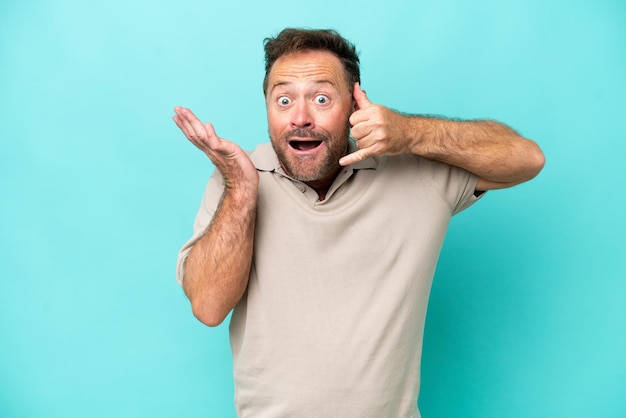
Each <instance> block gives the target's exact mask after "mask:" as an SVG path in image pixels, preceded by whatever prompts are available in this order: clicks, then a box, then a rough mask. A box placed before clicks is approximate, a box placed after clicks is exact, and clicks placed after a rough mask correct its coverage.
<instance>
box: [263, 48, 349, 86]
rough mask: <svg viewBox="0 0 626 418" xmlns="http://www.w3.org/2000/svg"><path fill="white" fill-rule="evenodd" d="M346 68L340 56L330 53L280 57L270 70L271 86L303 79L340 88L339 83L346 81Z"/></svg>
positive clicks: (293, 82) (297, 81) (305, 53)
mask: <svg viewBox="0 0 626 418" xmlns="http://www.w3.org/2000/svg"><path fill="white" fill-rule="evenodd" d="M345 77H346V76H345V74H344V70H343V67H342V64H341V62H340V61H339V59H338V58H336V57H335V56H333V55H332V54H330V53H326V52H323V53H321V54H320V53H319V52H303V53H296V54H290V55H286V56H284V57H281V58H279V59H278V60H277V61H276V62H275V63H274V66H273V68H272V70H271V72H270V83H269V84H270V88H269V91H272V90H273V89H274V88H276V87H278V86H280V85H289V84H296V83H299V82H303V81H310V82H314V83H318V84H321V83H328V84H330V85H331V86H333V87H334V88H335V89H337V90H340V88H341V86H340V85H339V84H340V83H342V82H345V81H346V78H345Z"/></svg>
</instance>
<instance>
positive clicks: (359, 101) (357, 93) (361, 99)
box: [352, 82, 372, 110]
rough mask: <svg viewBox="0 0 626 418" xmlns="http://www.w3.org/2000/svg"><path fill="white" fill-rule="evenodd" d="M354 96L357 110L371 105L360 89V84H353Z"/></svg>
mask: <svg viewBox="0 0 626 418" xmlns="http://www.w3.org/2000/svg"><path fill="white" fill-rule="evenodd" d="M352 95H353V96H354V101H355V102H356V106H357V110H358V109H365V108H366V107H368V106H371V105H372V102H370V100H369V99H368V98H367V95H366V94H365V91H364V90H362V89H361V83H358V82H357V83H354V92H353V93H352Z"/></svg>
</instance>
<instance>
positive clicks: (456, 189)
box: [417, 157, 484, 215]
mask: <svg viewBox="0 0 626 418" xmlns="http://www.w3.org/2000/svg"><path fill="white" fill-rule="evenodd" d="M417 159H418V164H419V167H420V171H421V172H422V173H423V174H424V175H425V176H426V178H427V179H428V180H429V181H430V182H431V183H432V185H433V187H435V188H436V190H437V191H438V193H440V194H441V196H442V198H443V199H444V200H445V201H446V202H447V203H448V205H449V206H450V209H451V211H452V215H456V214H457V213H459V212H461V211H463V210H464V209H467V208H468V207H470V206H471V205H473V204H474V203H475V202H476V201H477V200H478V199H480V198H481V197H482V196H483V195H484V193H483V194H481V195H480V196H478V197H477V196H476V195H475V194H474V192H475V190H476V183H477V182H478V176H476V175H475V174H472V173H470V172H469V171H467V170H464V169H462V168H459V167H455V166H451V165H448V164H444V163H441V162H438V161H433V160H429V159H427V158H424V157H417Z"/></svg>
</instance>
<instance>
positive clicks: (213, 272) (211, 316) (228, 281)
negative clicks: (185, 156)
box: [173, 107, 259, 326]
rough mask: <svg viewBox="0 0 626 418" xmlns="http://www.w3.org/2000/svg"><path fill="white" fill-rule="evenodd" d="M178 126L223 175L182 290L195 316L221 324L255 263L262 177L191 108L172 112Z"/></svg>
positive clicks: (187, 263) (188, 260) (191, 253)
mask: <svg viewBox="0 0 626 418" xmlns="http://www.w3.org/2000/svg"><path fill="white" fill-rule="evenodd" d="M174 111H175V113H176V115H175V116H174V117H173V119H174V122H176V125H178V127H179V128H180V129H181V130H182V131H183V133H184V134H185V136H186V137H187V139H189V141H191V142H192V143H193V144H194V145H195V146H196V147H198V148H199V149H200V150H202V151H203V152H204V153H205V154H206V155H207V156H208V157H209V158H210V159H211V161H212V162H213V164H215V167H216V168H217V169H218V170H219V171H220V172H221V173H222V176H223V177H224V182H225V189H224V194H223V196H222V200H221V202H220V204H219V205H218V208H217V211H216V212H215V215H214V216H213V220H212V222H211V224H210V225H209V227H208V228H207V230H206V231H205V233H204V235H202V236H201V237H200V238H199V239H198V241H197V242H196V243H195V244H194V245H193V247H192V248H191V250H190V251H189V254H188V255H187V258H186V260H185V268H184V271H185V274H184V278H183V289H184V291H185V294H186V295H187V297H188V298H189V300H190V302H191V306H192V310H193V313H194V315H195V316H196V318H198V319H199V320H200V321H201V322H203V323H204V324H206V325H209V326H216V325H219V324H220V323H221V322H222V321H223V320H224V318H226V316H227V315H228V313H229V312H230V311H231V309H232V308H233V307H234V306H235V305H236V304H237V303H238V302H239V300H240V299H241V297H242V295H243V294H244V292H245V290H246V287H247V285H248V276H249V274H250V266H251V263H252V252H253V241H254V226H255V221H256V207H257V206H256V205H257V190H258V183H259V175H258V173H257V171H256V168H255V167H254V165H253V164H252V161H250V158H249V157H248V155H247V154H246V153H245V152H244V151H243V150H242V149H241V148H240V147H239V146H238V145H236V144H234V143H232V142H229V141H227V140H225V139H222V138H220V137H218V136H217V134H216V133H215V130H214V129H213V126H212V125H211V124H210V123H207V124H202V122H200V120H199V119H198V118H197V117H196V116H195V115H194V114H193V113H192V112H191V111H190V110H189V109H185V108H181V107H176V108H175V109H174Z"/></svg>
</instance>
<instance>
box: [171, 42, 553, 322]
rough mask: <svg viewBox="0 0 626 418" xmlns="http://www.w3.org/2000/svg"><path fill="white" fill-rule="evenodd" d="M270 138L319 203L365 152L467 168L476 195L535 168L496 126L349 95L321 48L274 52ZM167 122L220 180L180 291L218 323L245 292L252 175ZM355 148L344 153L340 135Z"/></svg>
mask: <svg viewBox="0 0 626 418" xmlns="http://www.w3.org/2000/svg"><path fill="white" fill-rule="evenodd" d="M266 106H267V118H268V126H269V133H270V138H271V140H272V145H273V146H274V149H275V150H276V153H277V155H278V156H279V159H280V161H281V165H282V167H283V169H284V170H285V172H286V173H287V174H288V175H290V176H292V177H294V178H296V179H299V180H301V181H303V182H305V183H307V184H308V185H309V186H311V187H312V188H313V189H314V190H316V191H317V193H318V195H319V198H320V200H323V199H324V198H325V195H326V192H327V191H328V189H329V187H330V185H331V184H332V182H333V180H334V179H335V177H336V175H337V173H338V172H339V171H340V170H341V167H342V166H346V165H350V164H353V163H355V162H357V161H360V160H363V159H365V158H368V157H372V156H379V155H396V154H402V153H413V154H416V155H421V156H424V157H427V158H431V159H434V160H438V161H441V162H445V163H447V164H450V165H455V166H458V167H461V168H464V169H466V170H467V171H470V172H472V173H474V174H476V175H477V176H478V177H479V180H478V183H477V185H476V191H486V190H491V189H499V188H504V187H510V186H513V185H516V184H519V183H521V182H524V181H526V180H529V179H531V178H533V177H534V176H535V175H537V173H538V172H539V171H540V170H541V168H542V167H543V164H544V159H543V154H542V152H541V150H540V149H539V147H538V146H537V145H536V144H535V143H534V142H533V141H530V140H528V139H525V138H522V137H520V136H519V135H517V134H516V133H515V132H514V131H512V130H511V129H509V128H507V127H506V126H504V125H502V124H499V123H497V122H490V121H473V122H456V121H447V120H439V119H430V118H422V117H408V116H404V115H402V114H399V113H397V112H394V111H392V110H390V109H389V108H387V107H384V106H381V105H377V104H373V103H372V102H370V100H369V99H368V98H367V96H366V94H365V92H364V91H363V90H361V88H360V85H359V84H358V83H355V84H354V86H353V93H352V94H351V93H350V89H349V84H348V82H347V78H346V74H345V72H344V70H343V67H342V65H341V62H340V61H339V59H338V58H337V57H336V56H335V55H333V54H332V53H330V52H328V51H303V52H297V53H294V54H289V55H286V56H283V57H281V58H279V59H278V60H277V61H276V62H275V63H274V65H273V66H272V69H271V70H270V74H269V79H268V91H267V94H266ZM175 113H176V115H175V116H174V118H173V119H174V121H175V122H176V124H177V125H178V127H179V128H180V129H181V130H182V131H183V133H184V134H185V136H186V137H187V138H188V139H189V140H190V141H191V142H192V143H193V144H194V145H195V146H196V147H198V148H199V149H200V150H202V151H203V152H204V153H205V154H206V155H207V156H208V157H209V159H210V160H211V161H212V162H213V163H214V164H215V166H216V168H217V169H218V170H219V171H220V172H221V173H222V176H223V177H224V180H225V185H226V186H225V190H224V195H223V197H222V201H221V203H220V205H219V207H218V209H217V211H216V213H215V216H214V219H213V221H212V223H211V225H210V226H209V228H207V231H206V232H205V234H204V235H203V236H202V237H201V238H200V239H199V240H198V241H197V242H196V244H195V245H194V246H193V247H192V249H191V251H190V253H189V255H188V257H187V260H186V263H185V278H184V282H183V288H184V290H185V293H186V295H187V297H188V298H189V300H190V301H191V305H192V310H193V312H194V315H195V316H196V317H197V318H198V319H199V320H200V321H202V322H203V323H205V324H207V325H209V326H216V325H218V324H220V323H221V322H222V321H223V320H224V318H225V317H226V316H227V315H228V313H229V312H230V311H231V309H232V308H233V307H234V306H235V305H236V304H237V303H238V302H239V300H240V299H241V297H242V295H243V294H244V292H245V290H246V287H247V284H248V276H249V273H250V266H251V262H252V254H253V241H254V227H255V221H256V201H257V188H258V183H259V175H258V173H257V171H256V169H255V167H254V165H253V164H252V162H251V161H250V159H249V158H248V156H247V154H246V153H245V152H244V151H243V150H242V149H241V148H240V147H239V146H238V145H236V144H235V143H233V142H230V141H227V140H225V139H223V138H220V137H219V136H218V135H217V134H216V133H215V130H214V129H213V126H212V125H211V124H210V123H206V124H203V123H202V122H201V121H200V120H199V119H198V118H197V117H196V116H195V115H194V114H193V113H192V112H191V111H190V110H189V109H185V108H181V107H176V108H175ZM349 126H351V131H350V132H351V135H352V137H353V138H354V139H356V140H357V146H358V148H359V150H358V151H356V152H354V153H352V154H349V155H345V152H346V146H347V134H348V129H349Z"/></svg>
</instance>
